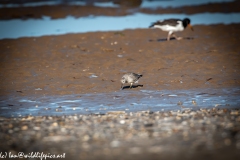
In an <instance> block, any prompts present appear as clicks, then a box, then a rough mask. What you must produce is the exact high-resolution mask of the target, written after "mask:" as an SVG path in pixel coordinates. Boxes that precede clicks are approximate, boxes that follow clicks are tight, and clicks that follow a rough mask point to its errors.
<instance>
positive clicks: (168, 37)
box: [167, 32, 172, 41]
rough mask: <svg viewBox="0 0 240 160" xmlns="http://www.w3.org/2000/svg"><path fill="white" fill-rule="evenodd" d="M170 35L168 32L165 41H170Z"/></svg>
mask: <svg viewBox="0 0 240 160" xmlns="http://www.w3.org/2000/svg"><path fill="white" fill-rule="evenodd" d="M171 34H172V32H169V33H168V36H167V41H170V38H171Z"/></svg>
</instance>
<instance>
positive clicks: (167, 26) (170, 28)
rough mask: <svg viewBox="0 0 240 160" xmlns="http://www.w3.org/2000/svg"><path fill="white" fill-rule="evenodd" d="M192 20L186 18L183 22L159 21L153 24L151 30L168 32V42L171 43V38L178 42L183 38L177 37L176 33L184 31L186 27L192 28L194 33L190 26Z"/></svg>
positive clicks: (177, 20) (176, 20)
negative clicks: (157, 29)
mask: <svg viewBox="0 0 240 160" xmlns="http://www.w3.org/2000/svg"><path fill="white" fill-rule="evenodd" d="M190 22H191V21H190V19H188V18H185V19H183V20H180V19H165V20H159V21H157V22H154V23H152V24H151V25H150V26H149V28H159V29H161V30H163V31H167V32H168V37H167V40H168V41H169V40H170V38H171V36H173V37H174V38H176V39H177V40H180V39H182V37H177V36H176V35H175V34H174V32H179V31H183V30H184V29H185V28H186V27H190V28H191V29H192V31H193V27H192V26H191V24H190Z"/></svg>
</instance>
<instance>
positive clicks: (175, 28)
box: [153, 21, 184, 33]
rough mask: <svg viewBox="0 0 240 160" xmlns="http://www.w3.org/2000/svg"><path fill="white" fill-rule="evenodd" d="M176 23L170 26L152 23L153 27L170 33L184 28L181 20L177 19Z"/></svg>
mask: <svg viewBox="0 0 240 160" xmlns="http://www.w3.org/2000/svg"><path fill="white" fill-rule="evenodd" d="M177 23H178V24H177V25H176V26H171V25H168V24H167V25H154V26H153V27H154V28H159V29H161V30H163V31H168V32H169V31H171V32H172V33H173V32H179V31H183V30H184V27H183V25H182V21H177Z"/></svg>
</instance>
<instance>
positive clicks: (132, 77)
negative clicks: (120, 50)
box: [121, 73, 142, 89]
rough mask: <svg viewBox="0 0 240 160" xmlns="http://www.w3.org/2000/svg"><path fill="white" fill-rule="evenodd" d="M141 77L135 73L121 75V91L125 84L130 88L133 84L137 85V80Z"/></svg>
mask: <svg viewBox="0 0 240 160" xmlns="http://www.w3.org/2000/svg"><path fill="white" fill-rule="evenodd" d="M140 77H142V75H141V74H136V73H126V74H124V75H123V77H122V79H121V83H122V85H121V89H123V85H124V84H125V83H130V88H132V85H133V83H138V80H139V78H140Z"/></svg>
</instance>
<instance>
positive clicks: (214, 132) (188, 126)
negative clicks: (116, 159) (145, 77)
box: [0, 108, 240, 159]
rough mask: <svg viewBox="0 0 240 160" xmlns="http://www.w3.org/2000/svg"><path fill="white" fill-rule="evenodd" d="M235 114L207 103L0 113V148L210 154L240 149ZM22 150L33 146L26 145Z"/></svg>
mask: <svg viewBox="0 0 240 160" xmlns="http://www.w3.org/2000/svg"><path fill="white" fill-rule="evenodd" d="M239 113H240V112H239V109H220V108H211V109H209V108H208V109H195V110H192V109H184V110H182V109H181V110H177V111H157V112H153V111H150V110H146V111H139V112H129V113H127V112H125V111H111V112H107V113H106V114H91V115H77V114H75V115H64V116H37V117H33V116H28V117H18V118H16V117H15V118H2V117H0V121H1V123H0V130H1V133H0V140H1V141H2V142H3V141H4V142H6V143H0V148H5V150H12V151H13V152H16V153H18V152H19V151H20V150H18V149H17V148H16V147H15V148H14V147H13V146H22V147H23V149H24V147H25V146H31V145H32V146H39V148H46V150H47V151H48V152H50V151H51V150H52V149H53V148H54V150H55V151H56V152H60V151H61V150H63V148H64V151H66V152H67V153H68V154H70V153H71V155H72V154H73V155H74V154H76V155H78V157H79V156H80V155H81V156H83V155H85V156H87V155H88V154H86V152H89V155H91V153H92V155H94V154H96V153H98V151H99V154H100V155H103V154H113V153H114V154H117V153H118V152H119V153H121V154H122V153H124V155H128V154H129V155H133V156H135V155H142V154H143V153H144V154H145V153H151V154H156V155H158V156H159V155H160V154H161V153H162V152H163V151H164V153H165V151H166V148H174V151H173V150H171V149H170V150H171V153H176V152H175V151H181V150H184V149H185V151H190V150H191V151H193V150H194V151H198V150H199V149H200V150H201V151H205V150H209V149H210V150H211V151H213V152H212V153H215V152H214V151H215V150H216V151H217V150H219V149H221V148H222V149H224V150H227V149H228V148H229V150H228V151H231V152H232V153H236V152H237V151H239V149H240V130H239V128H240V114H239ZM233 138H234V140H233ZM56 144H57V145H56ZM182 144H184V145H182ZM230 147H231V149H230ZM100 149H101V152H100ZM28 151H30V152H31V151H34V150H33V149H31V148H29V149H28ZM104 151H106V152H104ZM13 152H12V153H13ZM72 152H73V153H72ZM184 153H186V152H184ZM166 154H167V152H166ZM224 154H225V153H224ZM83 157H84V156H83ZM85 158H86V159H87V158H89V157H85Z"/></svg>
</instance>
